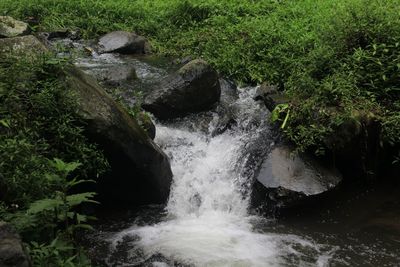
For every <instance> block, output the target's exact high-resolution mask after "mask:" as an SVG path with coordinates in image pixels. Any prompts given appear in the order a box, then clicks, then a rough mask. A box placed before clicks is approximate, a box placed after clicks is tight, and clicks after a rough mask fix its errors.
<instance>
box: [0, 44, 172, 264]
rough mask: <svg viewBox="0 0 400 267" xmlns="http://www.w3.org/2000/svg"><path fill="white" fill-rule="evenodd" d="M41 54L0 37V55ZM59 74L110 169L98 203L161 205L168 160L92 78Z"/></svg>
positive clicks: (42, 49) (38, 46) (73, 71)
mask: <svg viewBox="0 0 400 267" xmlns="http://www.w3.org/2000/svg"><path fill="white" fill-rule="evenodd" d="M46 51H47V49H46V48H45V47H44V46H43V45H42V44H41V43H40V41H39V40H38V39H36V38H35V37H34V36H24V37H15V38H7V39H0V52H1V53H10V52H18V54H20V55H34V54H36V53H38V52H46ZM62 73H65V75H60V79H63V80H65V82H66V85H67V86H68V88H69V89H70V90H72V91H73V92H74V94H75V95H76V97H77V99H78V108H79V114H80V116H81V117H82V119H83V120H84V121H85V122H86V123H85V125H84V127H85V131H86V135H87V136H88V138H89V139H91V140H92V141H94V142H96V143H98V144H99V145H100V147H101V148H102V149H103V151H104V153H105V155H106V157H107V159H108V160H109V162H110V165H111V167H112V172H111V173H110V174H109V175H107V176H106V177H102V178H101V179H99V181H98V183H97V186H98V192H99V193H100V197H102V199H101V200H102V202H103V203H104V202H106V201H120V202H119V203H126V204H128V205H129V204H144V203H146V204H148V203H164V202H165V201H166V200H167V198H168V196H169V188H170V183H171V180H172V172H171V167H170V164H169V160H168V157H167V156H166V155H165V154H164V153H163V152H162V151H161V149H160V148H159V147H158V146H157V145H156V144H155V143H154V142H153V141H152V140H151V139H150V137H149V136H148V135H147V134H146V133H145V131H144V130H143V129H142V128H141V127H140V126H139V125H138V123H137V122H136V120H134V119H132V118H131V117H130V116H129V115H128V113H127V112H126V111H125V110H124V109H123V108H122V107H121V106H120V105H119V104H118V103H116V102H115V101H114V100H113V99H112V98H111V97H110V96H109V95H108V94H107V93H106V92H105V91H104V89H103V88H101V87H100V86H99V85H98V84H97V82H96V81H95V80H94V79H93V78H91V77H90V76H88V75H86V74H85V73H83V71H81V70H79V69H78V68H76V67H68V68H66V69H65V71H64V72H62ZM61 77H62V78H61ZM149 127H151V126H149ZM0 266H1V265H0Z"/></svg>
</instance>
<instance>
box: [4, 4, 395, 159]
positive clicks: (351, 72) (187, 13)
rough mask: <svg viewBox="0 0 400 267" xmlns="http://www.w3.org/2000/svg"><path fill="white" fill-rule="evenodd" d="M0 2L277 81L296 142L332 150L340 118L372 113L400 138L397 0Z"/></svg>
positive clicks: (385, 131) (8, 9)
mask: <svg viewBox="0 0 400 267" xmlns="http://www.w3.org/2000/svg"><path fill="white" fill-rule="evenodd" d="M0 12H1V13H3V14H5V15H7V14H8V15H13V16H17V17H18V18H20V19H24V18H34V21H35V22H36V26H35V27H36V29H37V30H51V29H59V28H72V29H80V30H81V33H82V35H83V37H85V38H92V37H96V36H99V35H101V34H104V33H106V32H109V31H112V30H128V31H135V32H137V33H139V34H142V35H145V36H147V37H149V38H150V40H151V42H152V44H153V46H154V47H155V48H156V50H157V52H158V53H160V54H168V55H173V56H187V55H192V56H198V57H202V58H204V59H205V60H207V61H208V62H209V63H210V64H212V65H213V66H214V67H216V68H217V69H218V70H219V71H220V72H222V73H223V74H225V75H227V76H230V77H232V78H234V79H235V80H237V81H238V82H241V83H260V82H263V81H268V82H270V83H273V84H276V85H279V87H280V89H281V90H282V91H285V93H286V94H287V96H288V97H289V102H288V108H287V109H285V110H286V111H291V112H290V116H289V117H288V118H286V119H287V120H286V122H285V129H284V131H285V132H286V134H287V136H288V137H289V138H290V139H291V140H292V141H294V143H296V144H297V146H298V148H299V150H306V149H312V150H314V151H316V152H319V153H323V152H324V150H325V149H326V148H328V149H333V150H334V149H335V148H337V147H339V146H341V145H343V144H341V143H343V142H341V141H343V140H341V139H343V138H345V137H343V138H336V139H335V138H333V139H335V140H337V141H332V140H333V139H332V137H334V136H335V135H337V133H338V131H339V129H340V128H341V126H342V125H343V124H345V123H348V122H349V121H354V122H356V123H357V124H360V125H365V124H366V123H367V122H369V121H370V119H373V120H374V121H377V122H378V123H379V124H380V125H381V126H382V130H381V132H380V141H381V143H382V145H387V146H398V145H399V143H400V140H399V139H400V137H399V134H398V132H399V130H400V128H399V125H400V122H399V116H400V115H399V114H400V113H399V112H400V109H399V106H400V104H399V101H400V100H399V88H400V79H399V75H400V74H399V70H400V65H399V62H400V61H399V57H400V52H399V51H400V49H399V42H400V16H399V14H400V5H399V4H398V3H397V1H392V0H384V1H378V0H367V1H364V0H355V1H348V0H300V1H279V0H269V1H251V0H248V1H239V0H234V1H217V0H203V1H194V0H185V1H178V0H163V1H161V0H152V1H145V0H135V1H129V0H119V1H109V0H101V1H79V0H71V1H62V2H55V1H52V0H34V1H28V0H22V1H11V0H4V1H2V3H0ZM285 117H286V116H284V118H285Z"/></svg>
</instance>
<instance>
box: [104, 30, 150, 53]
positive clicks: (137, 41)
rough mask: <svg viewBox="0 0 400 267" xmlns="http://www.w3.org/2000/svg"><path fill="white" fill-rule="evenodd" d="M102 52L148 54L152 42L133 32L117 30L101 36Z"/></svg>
mask: <svg viewBox="0 0 400 267" xmlns="http://www.w3.org/2000/svg"><path fill="white" fill-rule="evenodd" d="M98 50H99V52H100V53H121V54H148V53H150V44H149V42H148V41H147V39H146V38H144V37H143V36H139V35H137V34H135V33H132V32H125V31H115V32H110V33H108V34H106V35H104V36H103V37H101V38H100V40H99V42H98Z"/></svg>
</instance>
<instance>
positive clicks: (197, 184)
mask: <svg viewBox="0 0 400 267" xmlns="http://www.w3.org/2000/svg"><path fill="white" fill-rule="evenodd" d="M254 91H255V89H254V88H252V89H249V88H246V89H242V90H241V94H240V97H239V99H238V100H237V101H236V103H233V105H235V108H236V109H237V113H239V114H240V117H241V118H242V119H240V120H239V121H238V125H237V126H236V127H234V128H233V129H231V130H227V131H226V132H224V133H222V134H221V135H217V136H214V137H213V136H211V135H210V134H207V133H204V132H202V131H196V130H189V129H188V128H187V127H184V126H182V124H179V125H178V126H177V125H174V124H170V125H160V124H158V125H157V139H156V142H157V143H158V144H159V145H160V146H161V147H162V148H163V149H164V151H165V152H166V153H167V154H168V155H169V156H170V159H171V166H172V171H173V173H174V182H173V186H172V189H171V194H170V199H169V203H168V206H167V211H168V214H169V216H168V217H169V219H168V220H166V221H164V222H161V223H159V224H155V225H149V226H144V227H137V226H133V227H131V228H130V229H127V230H125V231H123V232H121V233H119V234H118V235H117V236H116V237H115V238H114V246H115V245H116V244H117V243H118V242H119V241H120V240H121V239H122V237H124V236H138V237H139V238H138V240H137V241H133V243H134V245H135V246H136V247H139V248H141V249H142V250H143V253H144V255H145V258H150V257H151V256H152V255H156V254H162V255H163V256H164V257H166V258H167V259H169V260H172V261H176V262H179V263H183V264H188V265H194V266H299V265H300V266H318V265H321V266H323V265H325V264H327V262H328V261H326V260H321V253H320V247H319V246H318V245H316V244H315V243H314V242H312V241H310V240H307V239H303V238H301V237H298V236H295V235H290V234H274V233H259V232H256V231H255V230H254V229H253V225H252V223H251V222H252V221H253V219H254V217H252V216H250V215H249V214H248V204H249V200H248V196H247V195H246V192H247V191H248V190H244V188H247V187H248V182H249V177H248V176H249V172H248V171H245V166H246V165H248V164H246V162H247V161H248V160H249V158H250V154H249V153H250V152H248V151H249V149H248V148H249V147H250V146H251V145H254V144H258V143H257V142H260V140H261V142H260V146H266V145H267V144H268V142H264V143H263V142H262V138H264V136H263V133H265V131H267V130H268V129H267V127H265V124H264V123H266V122H265V121H266V116H267V113H266V111H265V110H264V109H263V108H262V106H259V105H258V104H257V103H255V102H254V101H253V99H252V94H254ZM254 114H255V115H256V117H255V116H254ZM257 116H258V117H257ZM261 148H263V147H261ZM264 148H265V149H266V148H267V147H264ZM255 165H257V164H255ZM258 219H259V220H260V219H261V218H258ZM310 250H311V251H312V253H311V254H314V256H313V257H311V258H310V256H308V255H307V256H305V255H303V252H304V251H310ZM157 264H158V263H157Z"/></svg>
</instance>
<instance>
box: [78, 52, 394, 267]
mask: <svg viewBox="0 0 400 267" xmlns="http://www.w3.org/2000/svg"><path fill="white" fill-rule="evenodd" d="M76 64H77V65H78V66H79V67H81V68H82V69H84V70H85V71H86V72H88V73H90V74H92V75H94V76H96V77H97V78H98V79H99V77H100V80H101V79H103V80H104V79H108V78H104V75H106V76H107V75H108V72H109V71H110V70H116V69H117V70H118V68H117V67H116V66H119V67H121V66H122V68H121V69H120V72H121V73H122V72H124V67H132V68H134V69H135V70H136V76H137V79H132V80H129V79H128V80H127V81H123V82H120V83H118V86H117V87H118V91H115V92H113V93H116V94H120V95H121V96H122V97H123V98H125V100H127V102H128V103H135V100H134V97H135V96H137V92H135V90H138V89H139V90H140V91H141V92H142V93H144V94H145V93H146V90H149V88H151V86H152V85H153V84H155V83H156V82H157V81H159V79H161V78H162V77H165V76H166V75H168V73H170V72H171V71H174V70H175V69H177V66H176V65H174V64H170V63H168V62H167V61H166V60H165V59H163V60H154V59H151V58H142V59H141V58H135V57H129V56H124V57H120V56H115V55H111V54H104V55H101V56H99V55H94V56H93V57H90V58H83V59H79V60H78V61H77V63H76ZM102 75H103V76H102ZM113 75H114V76H115V75H117V74H112V76H113ZM101 77H103V78H101ZM113 82H114V81H113ZM222 86H223V87H224V86H225V87H226V88H222V99H221V103H220V104H219V105H218V106H216V107H214V109H212V110H211V111H207V112H202V113H199V114H195V115H189V116H187V117H185V118H181V119H176V120H173V121H168V122H159V121H157V120H155V125H156V129H157V134H156V138H155V142H156V143H157V144H158V145H159V146H160V147H161V148H162V149H163V150H164V151H165V153H166V154H167V155H168V156H169V158H170V162H171V167H172V171H173V174H174V178H173V184H172V188H171V194H170V197H169V201H168V203H167V205H166V206H144V207H140V208H136V209H131V210H127V209H120V208H119V207H113V208H112V209H111V210H103V211H101V212H100V214H99V215H98V217H99V221H98V222H97V223H96V225H95V231H94V232H90V233H87V234H86V235H85V237H84V238H83V239H84V240H83V241H82V243H83V244H84V246H86V247H87V249H88V251H89V255H90V257H91V258H92V259H93V260H94V262H96V263H97V264H98V265H99V266H155V267H156V266H158V267H164V266H229V267H230V266H232V267H235V266H238V267H239V266H255V267H257V266H400V265H399V264H400V211H399V210H398V207H400V203H399V198H398V197H397V194H398V192H399V189H400V188H399V186H398V185H394V186H387V187H383V186H382V187H373V188H374V189H371V188H369V187H363V188H360V187H355V188H357V189H354V188H352V189H349V190H347V191H346V189H344V190H342V191H341V193H340V196H338V195H335V196H332V197H330V198H328V199H327V200H326V201H323V202H321V203H318V204H316V205H313V206H310V207H306V208H300V209H292V210H290V211H287V212H283V213H282V214H280V213H274V214H270V215H268V214H267V215H265V216H261V215H258V214H257V213H256V212H254V211H253V210H252V209H251V207H250V204H249V203H250V201H249V199H250V195H251V185H252V181H253V178H254V175H256V173H257V170H258V168H259V166H260V164H261V163H262V160H263V159H264V158H265V156H266V155H267V153H268V152H269V151H270V148H271V147H272V145H273V144H274V142H275V138H276V137H275V136H274V132H273V131H272V130H271V126H270V124H269V120H268V118H269V112H268V111H267V110H266V108H265V106H264V105H263V104H261V103H259V102H256V101H255V100H254V96H255V94H256V90H257V87H243V88H238V89H232V88H231V85H230V84H229V83H227V82H223V83H222ZM117 87H115V88H117ZM110 88H112V86H111V87H110ZM232 90H234V91H235V92H234V93H233V94H231V93H232V92H233V91H232ZM227 114H230V115H229V116H232V117H233V119H234V121H235V123H234V124H232V125H230V126H229V127H224V124H226V122H227V121H229V119H230V118H228V119H227V118H226V115H227ZM221 129H223V130H221Z"/></svg>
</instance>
